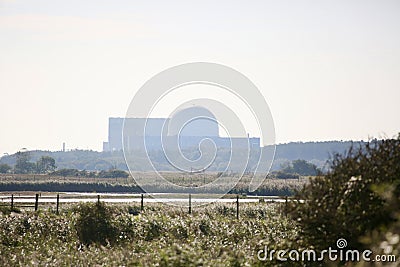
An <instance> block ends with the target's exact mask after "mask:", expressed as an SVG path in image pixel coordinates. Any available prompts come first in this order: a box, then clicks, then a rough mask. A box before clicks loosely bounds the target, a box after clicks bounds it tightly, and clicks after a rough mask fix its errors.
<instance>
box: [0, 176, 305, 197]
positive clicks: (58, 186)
mask: <svg viewBox="0 0 400 267" xmlns="http://www.w3.org/2000/svg"><path fill="white" fill-rule="evenodd" d="M134 175H140V176H141V177H144V178H146V182H147V184H148V185H152V184H154V180H153V178H152V176H151V174H149V173H137V174H134ZM163 175H164V176H165V177H166V179H168V180H170V181H171V182H173V183H174V184H177V185H180V186H202V185H204V184H207V183H210V182H212V181H214V180H215V179H217V175H218V174H217V173H209V174H192V175H183V174H179V173H176V172H175V173H173V172H171V173H163ZM224 179H230V177H225V178H224ZM251 179H252V177H251V176H246V175H245V176H243V177H242V178H241V179H240V180H239V182H238V183H237V184H236V186H235V188H234V189H233V190H231V193H233V194H247V193H248V185H249V183H250V181H251ZM308 180H309V179H308V177H302V178H300V179H266V180H264V182H263V184H262V185H261V186H260V187H259V189H258V190H257V191H256V192H254V193H253V194H257V195H281V196H283V195H291V194H293V192H294V191H295V190H297V189H300V188H301V187H303V185H305V184H306V183H307V182H308ZM159 190H161V191H162V190H168V188H164V189H163V188H160V189H159ZM0 191H50V192H64V191H65V192H141V189H140V188H139V187H138V186H137V184H136V182H135V180H134V179H133V178H132V177H128V178H90V177H58V176H49V175H39V174H36V175H34V174H2V175H0Z"/></svg>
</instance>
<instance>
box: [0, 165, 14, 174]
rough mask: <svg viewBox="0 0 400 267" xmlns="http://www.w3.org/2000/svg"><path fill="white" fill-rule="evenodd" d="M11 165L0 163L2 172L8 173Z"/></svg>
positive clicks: (0, 171)
mask: <svg viewBox="0 0 400 267" xmlns="http://www.w3.org/2000/svg"><path fill="white" fill-rule="evenodd" d="M11 169H12V168H11V166H10V165H8V164H0V173H7V172H9V171H10V170H11Z"/></svg>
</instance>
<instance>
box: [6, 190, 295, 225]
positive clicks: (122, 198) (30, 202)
mask: <svg viewBox="0 0 400 267" xmlns="http://www.w3.org/2000/svg"><path fill="white" fill-rule="evenodd" d="M101 200H102V201H104V202H109V203H132V202H140V209H141V210H142V211H143V210H144V203H145V202H153V203H154V202H158V201H157V200H155V199H152V198H145V194H96V193H76V194H62V197H60V194H57V195H43V196H42V194H39V193H36V194H35V195H21V194H11V195H10V196H5V195H3V196H0V206H3V207H10V208H11V210H15V209H17V208H34V210H35V211H38V210H39V205H54V204H55V208H56V213H57V214H58V213H59V208H60V204H61V203H78V202H96V201H97V202H100V201H101ZM181 200H183V201H184V198H182V199H181ZM223 200H224V201H223V202H225V203H235V204H236V218H237V219H239V212H240V203H251V202H253V203H256V202H280V203H284V213H285V214H286V213H287V207H288V201H291V200H292V198H291V197H288V196H284V197H282V196H249V197H246V198H240V197H239V195H236V197H235V198H228V199H223ZM187 201H188V202H187V203H188V213H189V214H191V213H192V195H191V194H189V195H188V199H187Z"/></svg>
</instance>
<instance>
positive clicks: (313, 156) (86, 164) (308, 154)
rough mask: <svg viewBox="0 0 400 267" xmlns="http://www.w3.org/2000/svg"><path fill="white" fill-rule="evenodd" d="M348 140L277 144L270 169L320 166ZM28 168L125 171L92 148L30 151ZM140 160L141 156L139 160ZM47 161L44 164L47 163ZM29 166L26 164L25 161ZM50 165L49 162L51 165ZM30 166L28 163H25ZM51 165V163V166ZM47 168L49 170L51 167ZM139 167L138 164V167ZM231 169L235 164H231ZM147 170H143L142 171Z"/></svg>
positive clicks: (159, 161)
mask: <svg viewBox="0 0 400 267" xmlns="http://www.w3.org/2000/svg"><path fill="white" fill-rule="evenodd" d="M351 144H352V142H350V141H344V142H343V141H328V142H305V143H303V142H296V143H288V144H279V145H277V146H276V153H275V161H274V165H273V166H272V170H280V169H282V166H286V165H287V164H288V163H289V162H290V161H293V160H297V159H303V160H307V161H309V162H311V163H313V164H315V165H316V166H317V167H319V168H321V169H323V168H324V166H325V163H326V161H327V160H328V159H329V158H330V156H331V155H332V154H334V153H343V152H345V151H346V150H347V149H349V148H350V146H351ZM196 149H197V148H193V149H192V150H191V151H189V152H188V154H189V153H192V154H193V151H197V150H196ZM253 152H254V153H253V154H252V156H251V157H250V166H253V167H254V166H255V165H256V163H257V162H256V159H257V154H258V153H259V151H257V150H256V151H253ZM29 154H30V161H29V162H31V163H32V164H30V167H31V168H36V169H41V170H45V168H44V167H47V166H48V165H49V164H48V162H43V159H48V158H43V157H51V158H53V159H54V160H55V165H56V167H57V169H58V170H61V169H77V170H86V171H106V170H111V169H118V170H127V169H128V168H127V166H126V163H125V159H124V156H123V153H122V151H113V152H97V151H92V150H71V151H66V152H62V151H57V152H51V151H30V152H29ZM150 154H151V159H152V160H153V161H154V163H155V167H156V168H157V169H158V170H160V171H173V170H174V169H172V167H171V165H170V164H169V163H168V162H167V161H166V159H165V156H164V155H163V153H162V152H161V151H151V153H150ZM16 155H17V154H14V155H7V156H3V157H2V158H1V159H0V164H7V165H9V166H15V165H16V164H17V159H18V157H17V156H16ZM229 156H230V151H229V150H222V151H221V152H220V154H219V155H218V157H217V158H216V161H215V163H214V164H213V165H212V166H211V168H210V169H209V170H210V171H219V170H220V168H221V166H222V167H223V166H224V164H225V163H226V162H228V161H229ZM139 161H140V159H139ZM46 164H47V165H46ZM28 165H29V163H28ZM50 165H51V164H50ZM28 167H29V166H28ZM50 167H51V168H52V167H53V166H52V165H51V166H50ZM50 167H49V169H51V168H50ZM139 167H140V166H139ZM233 168H234V165H233ZM142 171H146V170H142Z"/></svg>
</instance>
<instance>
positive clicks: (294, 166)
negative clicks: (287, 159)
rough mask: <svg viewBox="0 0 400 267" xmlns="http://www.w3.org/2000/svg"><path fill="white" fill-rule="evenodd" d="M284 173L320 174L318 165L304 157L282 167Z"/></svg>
mask: <svg viewBox="0 0 400 267" xmlns="http://www.w3.org/2000/svg"><path fill="white" fill-rule="evenodd" d="M282 172H284V173H297V174H299V175H303V176H315V175H317V174H318V168H317V166H316V165H314V164H312V163H310V162H307V161H305V160H303V159H297V160H293V161H292V162H291V163H290V164H288V165H286V166H284V167H283V168H282Z"/></svg>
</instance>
